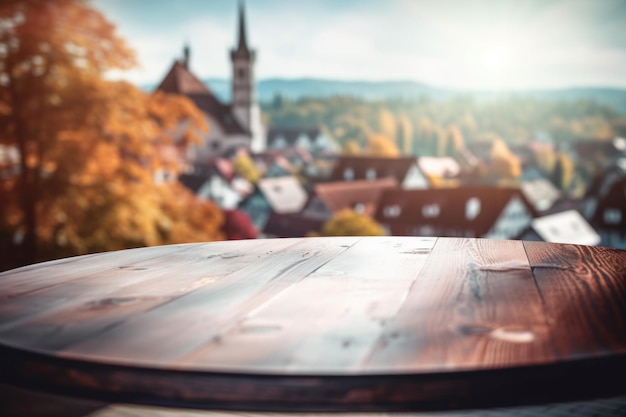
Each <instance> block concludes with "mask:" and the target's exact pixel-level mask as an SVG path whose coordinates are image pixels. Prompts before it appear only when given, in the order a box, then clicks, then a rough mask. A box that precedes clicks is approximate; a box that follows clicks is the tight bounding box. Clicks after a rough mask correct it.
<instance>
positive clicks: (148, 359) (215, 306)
mask: <svg viewBox="0 0 626 417" xmlns="http://www.w3.org/2000/svg"><path fill="white" fill-rule="evenodd" d="M359 239H360V238H355V237H345V238H331V239H312V240H307V239H280V240H276V241H266V243H265V246H264V247H265V250H266V253H267V256H265V257H260V258H258V259H256V260H255V261H254V262H250V263H249V265H247V266H245V267H243V268H240V269H239V270H237V271H235V272H233V273H231V274H229V275H227V276H225V277H224V278H223V279H221V280H219V281H217V282H215V283H213V284H212V285H208V286H204V287H202V288H199V289H197V290H195V291H193V292H191V293H189V294H186V295H183V296H182V297H179V298H177V299H175V300H173V301H172V302H169V303H167V304H164V305H162V306H160V307H158V308H155V309H152V310H150V311H147V312H145V313H144V314H141V315H135V316H133V317H132V318H128V319H127V320H126V321H125V322H124V323H122V324H120V325H118V326H116V327H114V328H112V329H108V330H105V331H103V332H101V333H100V334H98V335H95V336H93V337H92V338H90V339H88V340H85V341H83V342H79V341H76V343H75V344H73V345H71V346H69V347H67V348H66V349H64V350H62V351H59V352H58V354H59V355H61V356H65V357H73V358H76V357H79V358H81V357H82V358H87V359H96V360H97V359H101V360H107V361H112V362H116V363H128V364H148V365H150V366H163V367H170V368H175V367H177V366H179V364H177V358H179V357H181V356H184V355H186V354H187V353H189V352H190V351H193V350H194V349H195V348H197V347H198V346H199V345H202V344H204V343H206V342H207V341H208V340H211V339H213V338H215V337H217V336H218V335H219V334H220V332H221V330H222V329H223V328H228V327H230V326H232V325H233V324H234V323H236V322H238V321H240V320H241V319H242V317H245V316H246V314H248V313H249V312H250V311H253V310H255V309H257V308H259V307H260V306H262V305H263V304H264V303H267V302H269V301H270V300H271V299H272V298H273V297H275V296H276V295H278V294H280V293H281V292H283V291H285V290H286V289H288V288H289V287H290V286H291V285H293V284H295V283H297V282H298V281H300V280H301V279H303V278H304V277H306V276H307V275H308V274H310V273H311V272H313V271H315V270H317V269H318V268H320V267H321V266H323V265H324V264H326V263H327V262H328V261H330V260H331V259H333V258H334V257H336V256H337V255H338V254H339V253H341V252H343V251H345V250H346V249H347V248H349V247H350V246H352V245H353V244H355V243H356V242H357V241H358V240H359ZM281 242H297V243H296V244H295V245H293V246H289V247H288V248H283V247H282V246H278V245H284V243H281ZM275 248H276V249H277V250H274V249H275Z"/></svg>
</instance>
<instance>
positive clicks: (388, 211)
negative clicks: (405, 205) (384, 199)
mask: <svg viewBox="0 0 626 417" xmlns="http://www.w3.org/2000/svg"><path fill="white" fill-rule="evenodd" d="M401 213H402V209H401V208H400V206H399V205H397V204H394V205H393V206H387V207H385V208H384V209H383V215H384V216H385V217H388V218H394V217H399V216H400V214H401Z"/></svg>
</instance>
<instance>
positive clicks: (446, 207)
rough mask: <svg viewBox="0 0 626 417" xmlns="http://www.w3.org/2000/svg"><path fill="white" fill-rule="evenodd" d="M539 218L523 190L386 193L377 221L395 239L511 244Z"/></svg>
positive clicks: (443, 189)
mask: <svg viewBox="0 0 626 417" xmlns="http://www.w3.org/2000/svg"><path fill="white" fill-rule="evenodd" d="M534 216H535V213H534V210H533V208H532V205H531V204H530V203H529V202H528V201H527V200H526V198H525V197H524V195H523V194H522V192H521V191H520V190H519V189H516V188H498V187H461V188H437V189H428V190H386V191H385V192H383V194H382V196H381V201H380V204H379V206H378V210H377V212H376V215H375V219H376V220H377V221H378V222H379V223H380V224H381V225H383V227H385V228H386V229H387V231H388V233H389V234H391V235H394V236H458V237H484V238H493V239H511V238H513V237H515V236H517V235H519V234H520V233H521V232H522V231H523V230H525V229H526V228H527V227H528V225H529V224H530V221H531V219H532V218H533V217H534Z"/></svg>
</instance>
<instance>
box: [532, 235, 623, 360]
mask: <svg viewBox="0 0 626 417" xmlns="http://www.w3.org/2000/svg"><path fill="white" fill-rule="evenodd" d="M524 247H525V249H526V252H527V254H528V259H529V260H530V265H531V267H532V268H533V273H534V276H535V280H536V283H537V287H538V288H539V290H540V292H541V296H542V299H543V303H544V309H545V311H546V314H547V317H548V320H549V322H550V324H551V327H552V332H553V334H554V341H555V344H556V351H557V355H558V357H559V358H564V359H572V358H578V357H589V356H596V355H605V354H608V353H616V352H621V353H624V352H626V251H618V250H615V249H608V248H602V247H588V246H575V245H558V244H546V243H543V242H524Z"/></svg>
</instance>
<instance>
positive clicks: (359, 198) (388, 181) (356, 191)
mask: <svg viewBox="0 0 626 417" xmlns="http://www.w3.org/2000/svg"><path fill="white" fill-rule="evenodd" d="M398 187H399V185H398V181H396V179H395V178H384V179H380V180H376V181H363V180H361V181H350V182H346V181H338V182H326V183H319V184H316V185H315V187H314V190H315V194H316V195H317V197H318V198H319V199H320V200H321V201H322V202H323V203H324V204H325V205H326V207H328V209H329V210H330V211H332V212H333V213H335V212H338V211H340V210H343V209H354V207H355V206H356V205H358V204H361V205H363V206H364V209H365V211H364V213H365V214H367V215H369V216H373V215H374V213H375V212H376V208H377V207H378V202H379V200H380V197H381V195H382V194H383V192H384V191H385V190H391V189H396V188H398Z"/></svg>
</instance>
